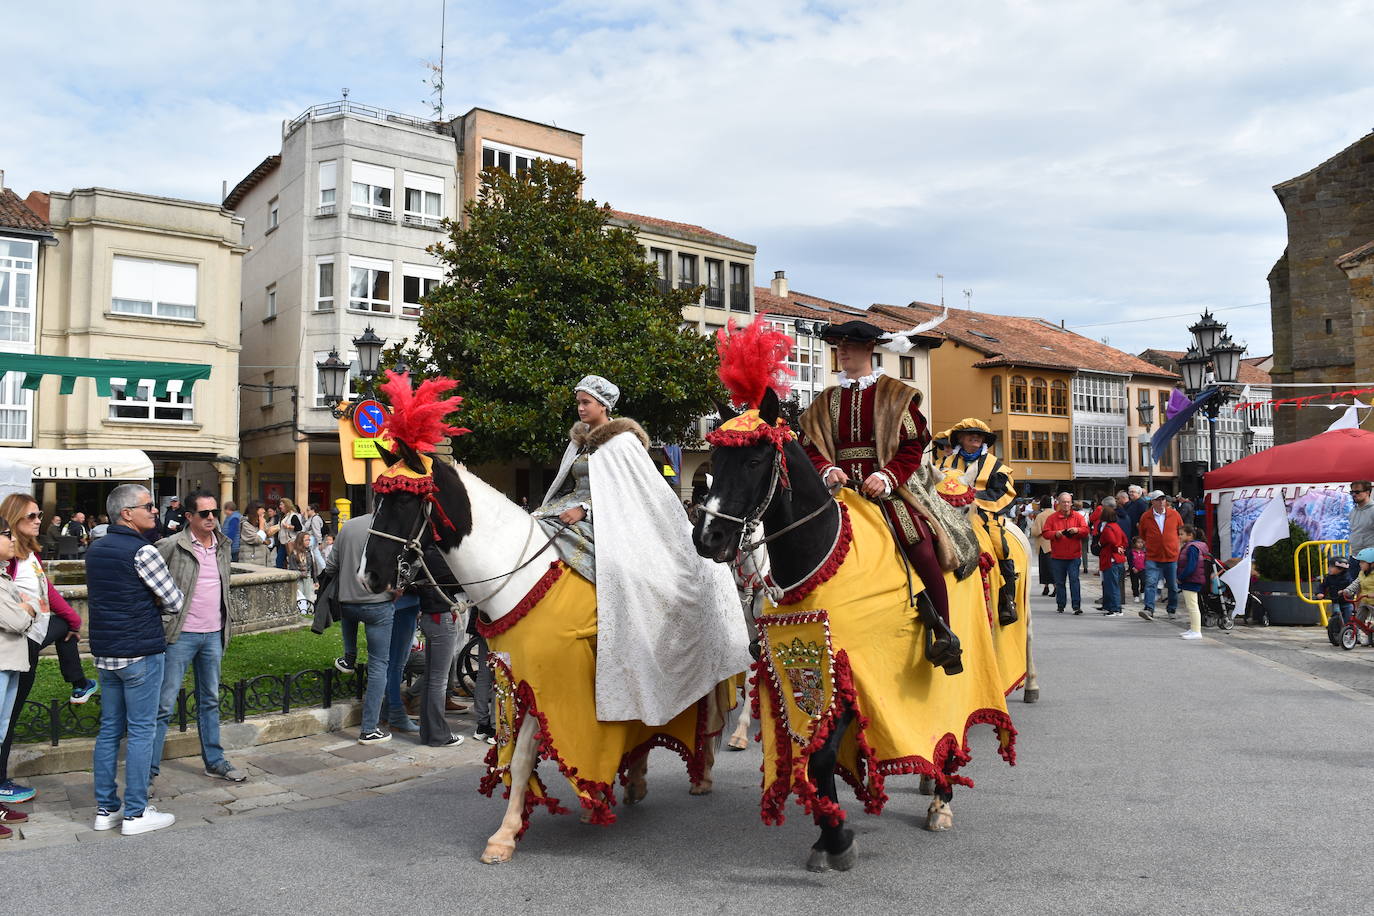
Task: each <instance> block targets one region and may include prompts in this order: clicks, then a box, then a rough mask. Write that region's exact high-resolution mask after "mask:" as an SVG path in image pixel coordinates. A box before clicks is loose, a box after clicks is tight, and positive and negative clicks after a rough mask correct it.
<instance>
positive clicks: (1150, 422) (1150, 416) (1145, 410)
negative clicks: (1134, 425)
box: [1135, 401, 1155, 493]
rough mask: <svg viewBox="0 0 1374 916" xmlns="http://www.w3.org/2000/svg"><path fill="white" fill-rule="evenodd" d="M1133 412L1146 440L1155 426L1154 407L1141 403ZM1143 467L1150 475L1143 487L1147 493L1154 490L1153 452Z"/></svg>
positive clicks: (1146, 402)
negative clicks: (1148, 480)
mask: <svg viewBox="0 0 1374 916" xmlns="http://www.w3.org/2000/svg"><path fill="white" fill-rule="evenodd" d="M1135 412H1136V415H1137V416H1138V417H1140V425H1141V426H1143V427H1145V436H1146V438H1147V439H1148V438H1149V435H1150V430H1151V429H1153V428H1154V425H1155V405H1153V404H1151V403H1150V402H1149V401H1141V402H1140V403H1139V404H1137V405H1136V406H1135ZM1152 449H1153V447H1152ZM1145 465H1146V469H1147V470H1148V471H1149V474H1150V482H1149V483H1148V484H1146V485H1145V492H1146V493H1149V492H1151V491H1152V490H1154V488H1155V462H1154V453H1153V450H1152V451H1151V454H1150V460H1149V461H1147V462H1145Z"/></svg>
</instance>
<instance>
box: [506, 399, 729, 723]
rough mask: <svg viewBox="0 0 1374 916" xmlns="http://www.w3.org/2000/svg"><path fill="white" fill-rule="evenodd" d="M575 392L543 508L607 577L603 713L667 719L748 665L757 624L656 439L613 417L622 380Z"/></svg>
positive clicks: (576, 563) (593, 569) (578, 553)
mask: <svg viewBox="0 0 1374 916" xmlns="http://www.w3.org/2000/svg"><path fill="white" fill-rule="evenodd" d="M574 393H575V395H576V398H577V415H578V422H577V423H575V424H574V425H573V427H572V429H571V430H570V431H569V433H568V438H569V442H568V448H567V450H566V451H565V452H564V454H563V462H562V465H561V466H560V467H559V469H558V476H557V477H556V478H555V479H554V482H553V486H551V487H550V488H549V492H548V493H547V494H546V495H545V497H544V505H542V506H541V507H540V508H538V509H536V510H535V511H534V513H533V515H534V518H535V519H536V520H537V521H538V522H539V524H540V525H541V526H542V527H543V528H544V529H545V530H546V531H547V532H548V533H549V534H550V535H551V536H552V535H554V534H555V533H557V537H556V538H555V540H554V546H555V548H556V549H557V551H558V555H559V557H560V558H561V559H562V560H563V562H564V563H566V564H567V565H568V566H570V567H572V568H573V569H574V570H576V571H577V572H578V573H580V574H581V575H582V576H584V577H585V578H587V579H588V580H590V581H591V582H594V583H595V584H596V601H597V660H596V717H597V718H598V719H600V720H602V721H606V722H610V721H619V720H623V719H638V720H640V721H643V722H645V723H647V724H650V725H660V724H663V723H664V722H667V721H669V720H670V719H672V718H673V716H675V715H677V714H678V713H679V712H681V711H682V710H684V709H686V708H687V707H688V706H689V705H691V704H692V703H694V702H696V701H697V700H699V699H700V698H701V697H703V696H705V695H706V694H707V693H709V692H710V691H711V690H712V689H714V687H715V686H716V684H718V683H720V682H721V681H723V680H725V679H727V678H729V677H731V676H733V675H735V674H738V673H740V672H741V671H744V670H745V669H746V668H747V667H748V666H749V661H750V659H749V649H748V646H749V637H748V633H747V631H746V630H745V625H744V618H743V616H742V615H741V614H740V606H739V600H738V598H737V597H736V594H735V587H734V583H733V580H732V579H731V577H730V573H729V570H728V569H726V567H725V566H723V565H719V564H716V563H712V562H709V561H707V560H705V559H703V558H702V557H701V556H699V555H698V554H697V552H696V549H695V548H694V547H693V546H692V532H691V526H690V524H689V522H688V520H687V516H686V513H684V512H683V511H682V504H681V503H680V502H679V501H678V499H677V497H676V495H675V494H674V493H673V491H672V489H671V488H670V487H669V486H668V484H667V482H666V481H665V480H664V479H663V476H662V475H661V474H660V473H659V471H658V467H657V465H656V464H655V463H654V461H653V459H652V458H650V457H649V452H648V447H649V437H648V436H647V435H645V433H644V430H643V429H642V428H641V427H640V425H639V424H638V423H636V422H635V421H633V420H629V419H625V418H615V419H612V418H611V415H610V412H611V408H613V407H614V406H615V403H616V401H617V400H619V398H620V389H619V388H617V387H616V386H615V385H613V384H612V383H611V382H609V381H607V380H606V379H604V378H602V377H601V376H597V375H589V376H587V377H586V378H584V379H582V381H581V382H579V383H578V384H577V387H576V389H574Z"/></svg>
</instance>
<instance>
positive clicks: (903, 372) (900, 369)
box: [897, 356, 916, 379]
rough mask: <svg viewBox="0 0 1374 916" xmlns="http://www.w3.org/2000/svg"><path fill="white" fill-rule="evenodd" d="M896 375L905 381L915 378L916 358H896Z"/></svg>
mask: <svg viewBox="0 0 1374 916" xmlns="http://www.w3.org/2000/svg"><path fill="white" fill-rule="evenodd" d="M897 374H898V375H900V376H901V377H902V378H905V379H914V378H915V377H916V357H914V356H899V357H897Z"/></svg>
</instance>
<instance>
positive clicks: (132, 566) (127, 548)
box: [86, 483, 182, 836]
mask: <svg viewBox="0 0 1374 916" xmlns="http://www.w3.org/2000/svg"><path fill="white" fill-rule="evenodd" d="M105 508H106V511H107V512H108V513H109V516H110V527H109V530H108V532H107V533H106V535H105V536H104V537H103V538H101V539H100V540H98V541H96V542H95V544H94V545H92V547H91V549H90V550H89V551H87V553H86V582H87V592H88V595H89V598H88V600H89V602H90V611H89V614H90V616H89V623H88V624H87V628H88V632H89V634H90V645H91V655H92V656H93V657H94V658H95V667H96V670H97V672H98V673H99V675H100V689H101V690H102V691H103V692H102V694H101V695H102V697H103V699H102V700H101V705H100V732H99V733H98V734H97V735H96V739H95V754H94V760H93V764H94V765H93V770H94V777H95V803H96V813H95V829H96V830H109V829H111V828H113V827H114V826H115V825H116V824H119V827H120V833H122V834H124V835H125V836H132V835H135V834H139V833H148V832H149V831H152V830H160V829H161V828H163V827H170V826H171V825H172V823H173V822H174V821H175V820H176V818H175V817H173V816H172V815H170V814H164V813H163V812H161V811H158V810H157V809H156V808H154V807H153V806H152V805H150V804H148V772H149V768H150V766H151V764H152V755H153V747H154V745H155V744H156V739H157V708H158V697H159V694H160V693H161V690H162V674H163V669H164V662H165V659H166V652H167V639H166V637H165V636H164V635H163V633H164V631H163V619H164V618H165V617H175V616H177V615H178V614H179V613H180V612H181V604H182V596H181V590H180V589H178V588H177V586H176V583H175V582H174V581H173V579H172V574H171V572H170V571H169V570H168V569H167V563H166V562H165V561H164V560H163V559H162V555H161V554H160V553H158V552H157V548H156V547H154V546H153V545H152V543H151V542H150V541H149V540H148V538H149V536H150V535H152V534H153V533H154V532H155V531H156V530H157V527H158V525H157V504H156V503H154V502H153V498H152V494H151V493H149V492H148V490H147V488H146V487H141V486H139V485H138V484H132V483H126V484H123V485H121V486H118V487H115V488H114V490H112V491H111V492H110V496H109V498H108V499H107V500H106V501H105ZM121 738H127V742H128V743H127V747H126V750H125V773H124V800H123V804H122V806H121V803H120V798H119V784H118V782H117V781H116V779H115V772H116V769H117V768H118V765H119V742H120V739H121ZM121 807H122V808H123V811H122V818H121V810H120V809H121ZM121 821H122V822H121Z"/></svg>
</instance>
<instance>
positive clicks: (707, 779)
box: [689, 689, 725, 795]
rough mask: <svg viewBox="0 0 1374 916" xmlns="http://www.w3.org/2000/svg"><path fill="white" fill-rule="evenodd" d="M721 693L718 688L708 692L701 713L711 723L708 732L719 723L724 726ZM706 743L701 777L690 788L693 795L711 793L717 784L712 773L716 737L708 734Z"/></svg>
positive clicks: (714, 763) (703, 750)
mask: <svg viewBox="0 0 1374 916" xmlns="http://www.w3.org/2000/svg"><path fill="white" fill-rule="evenodd" d="M719 693H720V691H719V689H716V690H712V691H711V692H710V693H709V694H707V695H706V709H705V710H704V711H703V712H701V713H699V715H704V716H706V721H707V723H708V724H709V725H710V728H708V729H707V731H708V732H709V731H714V730H715V729H716V726H717V723H719V725H720V726H721V727H722V728H723V727H724V725H725V711H724V710H723V709H721V708H720V701H719V699H718V697H719ZM704 744H705V745H706V746H705V747H703V748H702V749H701V750H702V756H703V757H704V758H705V760H704V765H703V766H702V768H701V778H700V779H698V780H697V781H696V782H694V783H692V788H691V789H690V790H689V791H690V793H691V794H692V795H710V794H711V790H712V789H713V788H715V784H716V783H715V779H714V777H713V775H712V771H713V770H714V769H715V767H716V739H714V738H712V737H710V736H709V735H708V736H707V737H706V739H705V741H704Z"/></svg>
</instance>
